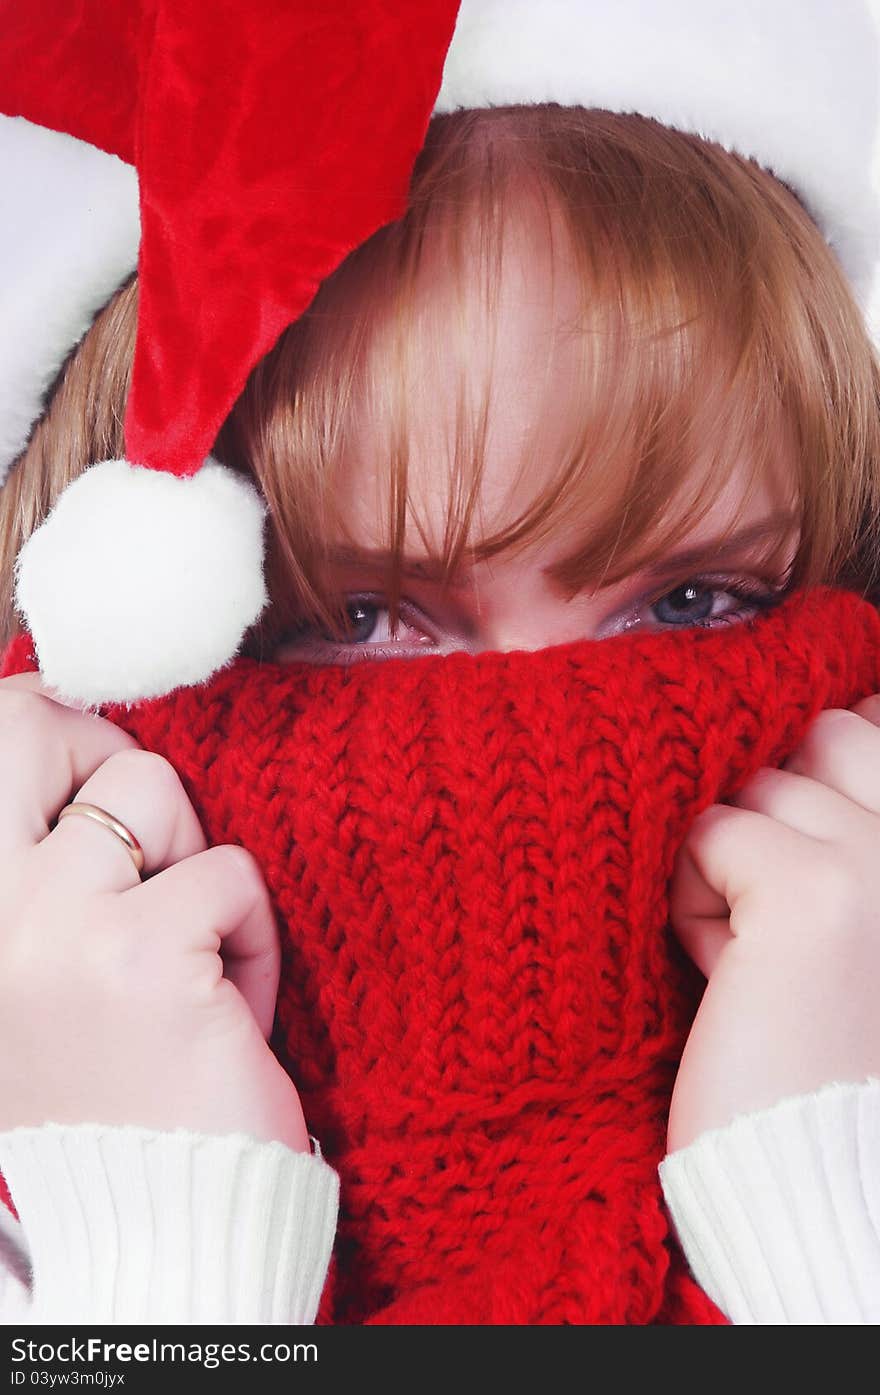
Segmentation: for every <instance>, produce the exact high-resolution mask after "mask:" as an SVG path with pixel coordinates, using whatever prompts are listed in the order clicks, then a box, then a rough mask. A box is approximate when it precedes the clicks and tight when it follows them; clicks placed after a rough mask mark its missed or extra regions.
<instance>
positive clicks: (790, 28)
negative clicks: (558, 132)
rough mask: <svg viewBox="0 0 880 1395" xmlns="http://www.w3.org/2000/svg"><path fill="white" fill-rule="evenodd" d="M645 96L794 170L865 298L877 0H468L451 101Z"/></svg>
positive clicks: (777, 166)
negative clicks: (871, 1) (873, 0)
mask: <svg viewBox="0 0 880 1395" xmlns="http://www.w3.org/2000/svg"><path fill="white" fill-rule="evenodd" d="M536 102H560V103H563V104H566V105H580V106H587V107H602V108H605V109H606V110H608V111H615V112H639V113H641V114H642V115H644V116H650V117H654V118H655V119H656V120H658V121H661V122H663V123H664V124H665V125H667V126H671V127H674V128H675V129H676V130H682V131H689V132H692V133H693V134H695V135H698V136H703V137H704V138H705V139H707V140H711V141H715V142H716V143H718V144H719V145H722V146H724V147H725V148H726V149H728V150H732V151H737V152H739V153H740V154H742V155H746V156H751V157H752V158H754V159H755V160H757V161H758V162H759V164H761V165H763V166H765V168H767V169H769V170H771V171H772V172H773V173H774V174H776V175H777V177H778V178H780V179H781V180H783V181H784V182H785V183H787V184H789V185H791V187H792V188H793V189H794V190H795V191H796V193H797V194H798V195H799V197H800V198H801V199H802V201H803V202H804V204H805V205H806V206H807V208H808V209H809V211H810V212H811V214H812V215H813V217H814V218H815V220H816V222H817V223H818V224H819V226H820V227H821V228H822V230H823V232H824V233H825V236H826V238H827V239H828V241H829V243H830V244H831V246H832V247H833V248H834V249H835V251H836V252H837V254H838V256H839V258H840V260H841V262H842V263H843V266H844V267H845V269H846V271H847V272H848V274H849V276H850V279H851V281H852V283H853V286H854V288H855V290H856V292H857V293H858V294H860V296H861V298H862V300H863V302H864V300H865V299H866V298H867V295H868V293H869V290H870V287H871V284H872V281H873V275H874V269H875V265H876V263H877V261H878V209H877V201H876V195H875V193H874V190H873V181H872V175H873V165H874V151H875V141H876V135H877V126H878V112H877V107H878V43H877V31H876V27H875V23H874V16H873V15H872V13H871V11H870V10H869V8H868V6H867V4H866V3H865V2H864V0H735V3H733V2H732V0H698V3H697V2H696V0H539V3H536V0H462V5H461V10H460V12H459V16H458V22H457V25H456V29H455V34H454V36H453V39H452V44H451V46H450V49H449V53H448V55H447V59H446V65H445V68H444V73H443V86H442V88H441V91H440V95H439V98H438V101H437V108H436V109H437V110H438V111H454V110H455V109H456V108H458V107H484V106H504V105H514V104H519V103H529V104H530V103H536Z"/></svg>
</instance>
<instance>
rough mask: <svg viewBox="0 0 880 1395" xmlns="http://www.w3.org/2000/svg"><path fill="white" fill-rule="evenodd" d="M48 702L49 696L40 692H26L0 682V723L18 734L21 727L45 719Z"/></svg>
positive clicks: (47, 713)
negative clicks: (7, 686) (44, 695)
mask: <svg viewBox="0 0 880 1395" xmlns="http://www.w3.org/2000/svg"><path fill="white" fill-rule="evenodd" d="M3 682H6V680H5V679H4V680H3ZM49 702H50V700H49V698H46V697H43V696H42V694H40V693H32V692H27V691H26V690H25V689H24V688H5V687H4V686H3V683H0V723H2V724H3V726H8V727H10V728H12V729H13V730H14V731H15V733H16V735H20V734H21V731H22V728H23V727H25V726H28V725H35V724H37V723H39V722H43V721H45V720H46V718H47V717H48V715H49V712H48V709H49Z"/></svg>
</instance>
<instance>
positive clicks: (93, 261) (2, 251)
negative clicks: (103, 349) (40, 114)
mask: <svg viewBox="0 0 880 1395" xmlns="http://www.w3.org/2000/svg"><path fill="white" fill-rule="evenodd" d="M0 168H2V170H3V191H2V216H0V277H2V295H0V300H2V313H0V486H2V484H3V481H4V479H5V478H6V475H7V473H8V470H9V466H10V465H11V464H12V462H13V460H15V458H16V456H18V455H19V453H20V452H21V451H22V450H23V449H24V447H25V445H26V444H27V440H28V436H29V435H30V431H31V426H32V425H33V423H34V422H35V421H36V420H37V418H38V417H39V416H41V415H42V411H43V400H44V397H45V394H46V391H47V389H48V388H49V387H51V385H52V383H53V381H54V379H55V377H56V375H57V373H58V370H59V368H60V367H61V365H62V363H63V362H64V360H65V358H66V357H67V355H68V354H69V353H70V351H71V349H72V348H73V347H74V346H75V345H76V344H77V343H78V342H79V340H80V339H81V338H82V336H83V335H84V334H85V332H86V330H87V329H88V327H89V325H90V324H91V322H92V320H93V319H94V317H95V315H96V314H97V312H98V311H99V310H100V309H101V307H102V306H103V305H105V304H106V302H107V301H108V300H109V299H110V297H111V295H112V294H113V292H114V291H115V290H116V289H117V287H118V286H120V285H121V284H122V282H123V281H124V280H125V278H126V277H127V276H130V275H131V273H132V272H133V271H134V269H135V266H136V265H137V254H138V242H139V240H140V223H139V219H138V186H137V175H136V174H135V171H134V169H133V168H132V167H131V166H130V165H126V164H124V163H123V161H122V160H117V159H116V157H115V156H114V155H106V154H105V153H104V152H103V151H102V150H97V149H95V147H94V146H92V145H87V144H86V143H85V142H84V141H81V140H74V139H73V137H72V136H64V135H59V133H58V132H57V131H48V130H46V129H45V128H44V127H42V126H34V125H33V124H32V123H31V122H29V121H25V120H24V119H23V118H21V117H10V116H0Z"/></svg>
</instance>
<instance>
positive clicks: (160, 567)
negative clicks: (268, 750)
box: [15, 460, 268, 706]
mask: <svg viewBox="0 0 880 1395" xmlns="http://www.w3.org/2000/svg"><path fill="white" fill-rule="evenodd" d="M265 514H266V505H265V503H264V502H263V500H262V499H261V497H260V495H259V494H258V493H257V491H256V489H255V488H254V487H253V485H252V484H251V483H250V482H249V481H248V480H247V479H245V478H244V477H243V476H241V475H238V474H236V473H235V472H234V471H232V470H229V469H226V468H225V467H224V466H222V465H218V464H217V462H216V461H214V460H208V461H207V462H206V463H205V464H204V465H203V466H202V468H201V469H200V470H199V471H198V473H197V474H195V475H193V476H191V477H189V478H187V479H178V478H176V477H175V476H174V475H170V474H167V473H165V472H163V471H157V470H147V469H144V468H143V467H142V466H133V465H129V464H128V463H127V461H125V460H106V461H103V462H102V463H101V464H100V465H93V466H91V467H90V468H89V469H88V470H86V471H85V473H84V474H82V475H80V477H79V478H78V479H76V480H74V482H73V484H71V485H69V486H68V487H67V489H65V491H64V493H63V494H62V495H61V496H60V498H59V499H58V502H57V503H56V505H55V508H54V509H53V510H52V512H51V513H50V514H49V516H48V518H47V519H46V520H45V522H44V523H43V524H42V525H41V526H40V527H39V528H38V529H37V530H36V532H35V533H33V534H32V536H31V537H30V538H29V539H28V541H27V542H26V543H25V545H24V547H23V548H22V550H21V552H20V553H19V556H18V561H17V563H16V593H15V601H16V606H17V608H18V610H19V611H20V612H21V614H22V616H23V618H24V620H25V623H26V624H27V627H28V629H29V630H30V633H31V635H32V636H33V640H34V646H35V649H36V653H37V659H38V662H39V666H40V671H41V672H42V674H43V677H44V680H45V682H46V683H47V684H48V685H49V686H50V687H54V688H56V689H57V690H58V692H59V693H60V695H61V696H62V697H65V698H73V699H76V700H78V701H80V702H84V703H87V704H93V705H95V706H98V705H100V704H101V703H105V702H134V701H137V700H138V699H139V698H150V697H157V696H160V695H161V694H163V693H168V692H172V691H173V690H174V689H175V688H179V687H182V686H184V685H189V684H192V683H198V682H200V681H202V680H204V679H207V678H209V677H210V676H211V674H212V673H214V672H216V670H217V669H219V668H222V667H223V666H224V665H225V664H227V663H228V662H230V661H231V659H232V658H233V657H234V655H235V653H236V650H237V649H238V646H239V645H240V643H241V640H242V637H243V636H244V633H245V631H246V630H247V629H248V627H249V626H250V625H252V624H253V622H254V621H255V620H256V619H257V618H258V616H259V615H260V613H261V611H262V610H263V608H264V606H265V605H266V602H267V600H268V596H267V593H266V587H265V582H264V579H263V570H262V561H263V520H264V517H265Z"/></svg>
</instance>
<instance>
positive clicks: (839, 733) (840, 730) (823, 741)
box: [805, 707, 863, 750]
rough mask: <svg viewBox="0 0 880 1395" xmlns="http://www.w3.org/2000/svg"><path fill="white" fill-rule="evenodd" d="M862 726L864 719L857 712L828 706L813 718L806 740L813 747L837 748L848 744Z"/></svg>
mask: <svg viewBox="0 0 880 1395" xmlns="http://www.w3.org/2000/svg"><path fill="white" fill-rule="evenodd" d="M862 728H863V721H862V718H861V717H859V716H858V714H857V713H855V712H847V711H846V710H845V709H844V708H842V707H827V708H826V709H825V711H824V712H820V713H819V714H818V716H816V717H815V718H814V719H813V722H812V723H811V725H810V729H809V731H808V732H807V736H806V738H805V740H806V742H807V743H809V744H810V745H811V746H813V747H823V748H824V749H826V750H829V749H830V750H836V749H838V748H839V747H840V746H842V745H846V744H848V743H849V741H850V740H851V739H852V737H853V736H854V735H856V734H858V733H861V731H862Z"/></svg>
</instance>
